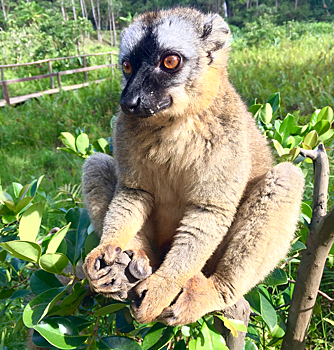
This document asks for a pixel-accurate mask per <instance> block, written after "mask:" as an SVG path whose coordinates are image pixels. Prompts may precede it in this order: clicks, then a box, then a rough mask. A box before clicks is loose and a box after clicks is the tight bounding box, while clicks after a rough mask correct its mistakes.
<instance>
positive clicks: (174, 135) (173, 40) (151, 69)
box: [83, 8, 304, 325]
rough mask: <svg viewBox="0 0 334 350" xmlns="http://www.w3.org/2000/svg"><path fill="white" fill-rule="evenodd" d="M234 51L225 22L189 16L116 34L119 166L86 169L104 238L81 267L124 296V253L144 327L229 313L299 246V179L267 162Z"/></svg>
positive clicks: (96, 158) (160, 16)
mask: <svg viewBox="0 0 334 350" xmlns="http://www.w3.org/2000/svg"><path fill="white" fill-rule="evenodd" d="M230 42H231V34H230V29H229V27H228V25H227V24H226V22H225V21H224V20H223V19H222V18H221V17H220V16H219V15H217V14H208V15H205V14H203V13H201V12H199V11H197V10H195V9H190V8H175V9H171V10H163V11H157V12H147V13H144V14H142V15H139V16H138V17H137V18H136V19H135V20H134V21H133V23H132V24H130V26H129V27H128V28H127V29H125V30H124V31H123V33H122V36H121V44H120V54H119V60H120V65H121V66H122V70H123V92H122V95H121V99H120V106H121V111H120V112H119V114H118V115H117V118H116V121H115V124H114V138H113V140H114V144H113V145H114V158H112V157H111V156H108V155H106V154H102V153H96V154H94V155H92V156H90V157H89V158H88V159H87V161H86V163H85V164H84V167H83V192H84V200H85V203H86V206H87V209H88V211H89V215H90V218H91V221H92V223H93V226H94V228H95V230H96V232H97V233H98V234H99V235H100V237H101V241H100V244H99V245H98V246H97V247H96V248H95V249H94V250H92V251H91V252H90V253H89V254H88V255H87V257H86V260H85V263H84V271H85V273H86V276H87V278H88V280H89V283H90V286H91V288H92V289H93V290H94V291H96V292H98V293H101V294H102V295H104V296H106V297H111V298H115V299H118V300H124V299H126V298H127V297H128V295H129V291H130V288H132V287H133V285H131V284H128V283H126V280H127V279H128V276H125V272H124V269H123V270H120V269H119V264H117V262H118V261H119V259H121V257H122V256H123V258H124V254H125V253H126V254H127V255H128V256H129V261H128V266H127V268H128V271H129V272H130V274H132V276H134V277H135V278H137V281H138V282H139V283H137V284H136V285H135V286H134V287H133V288H132V290H133V291H134V293H135V295H136V298H134V301H133V302H132V305H131V310H132V313H133V315H134V317H135V318H136V320H137V321H138V322H140V323H145V322H151V321H153V320H158V321H160V322H163V323H165V324H167V325H184V324H188V323H191V322H195V321H196V320H198V319H199V318H200V317H202V316H203V315H205V314H207V313H209V312H212V311H215V310H223V309H224V308H226V307H228V306H231V305H233V304H234V303H235V302H236V301H237V300H238V299H239V298H241V297H242V296H243V295H244V294H245V293H246V292H247V291H249V290H250V289H251V288H252V287H253V286H254V285H256V284H257V283H259V282H260V281H261V280H263V279H264V277H265V276H266V275H267V274H268V273H269V272H270V271H271V270H272V269H274V268H275V266H276V265H277V264H278V262H279V261H280V260H281V259H282V258H283V257H284V255H285V254H286V253H287V251H288V249H289V245H290V242H291V240H292V239H293V237H294V231H295V228H296V224H297V220H298V216H299V210H300V203H301V198H302V194H303V184H304V181H303V177H302V174H301V172H300V171H299V169H298V168H296V167H295V166H294V165H293V164H291V163H281V164H279V165H276V166H273V165H272V164H273V158H272V155H271V151H270V147H269V146H268V143H267V141H266V139H265V137H264V136H263V135H262V134H261V133H260V131H259V130H258V128H257V127H256V123H255V120H254V118H253V117H252V115H251V114H250V113H249V112H248V111H247V108H246V106H245V104H244V103H243V102H242V100H241V98H240V96H239V95H238V93H237V92H236V90H235V89H234V87H233V86H232V85H231V83H230V82H229V78H228V69H227V62H228V55H229V51H230Z"/></svg>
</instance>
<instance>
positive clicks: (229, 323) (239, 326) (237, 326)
mask: <svg viewBox="0 0 334 350" xmlns="http://www.w3.org/2000/svg"><path fill="white" fill-rule="evenodd" d="M217 317H218V318H220V319H221V320H222V321H223V323H224V326H225V327H226V328H227V329H229V330H230V331H231V334H232V335H233V337H237V336H238V331H239V332H247V327H246V325H245V324H244V323H243V322H242V321H239V320H231V319H228V318H226V317H225V316H222V315H217Z"/></svg>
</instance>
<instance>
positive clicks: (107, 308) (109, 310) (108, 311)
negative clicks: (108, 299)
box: [94, 303, 152, 329]
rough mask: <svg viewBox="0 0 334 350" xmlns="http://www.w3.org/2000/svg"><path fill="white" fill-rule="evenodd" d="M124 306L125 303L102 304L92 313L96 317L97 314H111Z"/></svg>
mask: <svg viewBox="0 0 334 350" xmlns="http://www.w3.org/2000/svg"><path fill="white" fill-rule="evenodd" d="M126 306H127V304H119V303H118V304H111V305H107V306H104V307H102V308H100V309H98V310H97V311H95V313H94V315H95V316H96V317H97V316H104V315H109V314H113V313H115V312H116V311H118V310H120V309H123V308H124V307H126ZM151 329H152V328H151Z"/></svg>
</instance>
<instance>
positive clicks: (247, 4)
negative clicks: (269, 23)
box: [246, 0, 250, 9]
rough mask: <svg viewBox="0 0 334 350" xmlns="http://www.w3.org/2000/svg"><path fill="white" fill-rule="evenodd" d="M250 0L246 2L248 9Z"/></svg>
mask: <svg viewBox="0 0 334 350" xmlns="http://www.w3.org/2000/svg"><path fill="white" fill-rule="evenodd" d="M249 1H250V0H247V2H246V8H247V9H249Z"/></svg>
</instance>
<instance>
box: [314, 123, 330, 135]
mask: <svg viewBox="0 0 334 350" xmlns="http://www.w3.org/2000/svg"><path fill="white" fill-rule="evenodd" d="M330 128H331V123H330V122H329V121H328V120H320V121H319V122H318V123H317V124H315V125H314V130H315V131H316V132H317V133H318V135H319V136H321V135H323V134H325V133H326V132H327V131H328V130H329V129H330Z"/></svg>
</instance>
